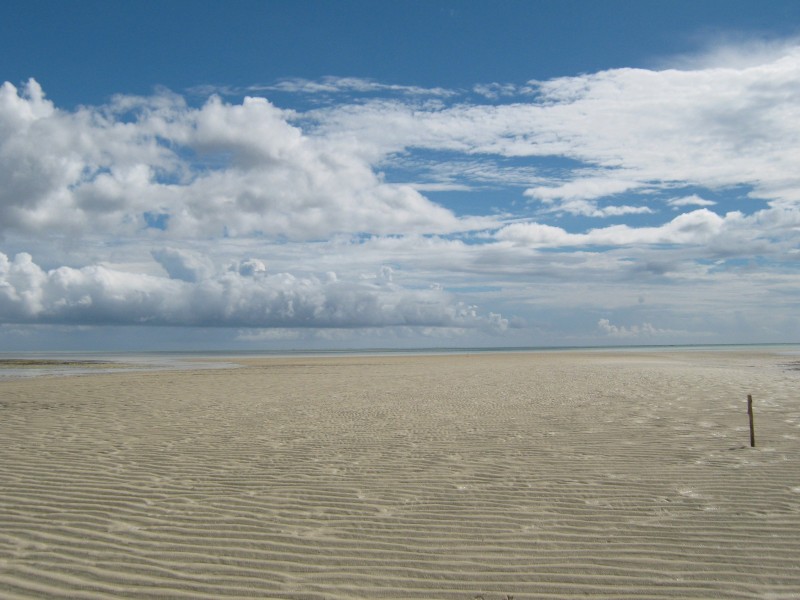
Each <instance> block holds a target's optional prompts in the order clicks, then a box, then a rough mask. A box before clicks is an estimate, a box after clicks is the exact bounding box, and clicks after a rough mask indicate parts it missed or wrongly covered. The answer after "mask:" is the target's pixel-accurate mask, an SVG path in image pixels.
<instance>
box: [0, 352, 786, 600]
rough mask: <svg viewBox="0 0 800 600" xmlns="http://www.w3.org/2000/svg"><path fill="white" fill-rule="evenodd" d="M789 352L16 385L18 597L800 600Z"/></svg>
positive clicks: (13, 510) (276, 367) (354, 364)
mask: <svg viewBox="0 0 800 600" xmlns="http://www.w3.org/2000/svg"><path fill="white" fill-rule="evenodd" d="M243 362H244V361H243ZM790 362H792V359H791V358H787V357H781V356H778V355H770V354H744V353H735V352H726V353H703V352H694V353H678V352H661V353H651V354H647V353H622V352H620V353H600V352H597V353H578V352H569V353H540V354H499V355H472V356H415V357H409V356H406V357H397V356H395V357H378V356H372V357H351V358H308V359H307V358H295V359H259V360H248V361H246V365H245V366H244V367H243V368H240V369H232V370H224V371H219V370H217V371H210V370H203V371H173V372H151V373H144V372H128V373H105V374H102V373H100V374H96V375H81V376H74V377H49V378H38V379H26V380H22V379H21V380H14V381H3V382H0V597H2V598H4V599H10V598H49V597H54V598H233V597H240V598H254V597H255V598H295V599H300V598H332V599H334V598H453V599H462V600H473V599H474V598H477V597H483V598H485V600H492V599H494V600H501V599H502V600H505V599H506V598H510V597H513V598H515V599H516V600H520V599H524V598H565V599H569V598H586V597H589V598H775V599H777V598H798V597H800V464H799V463H798V459H800V400H798V382H800V371H797V370H794V369H793V368H791V367H792V365H787V363H790ZM795 366H796V365H795ZM748 393H751V394H753V396H754V398H755V406H756V415H755V418H756V434H757V440H756V442H757V447H756V448H755V449H751V448H749V434H748V425H747V415H746V413H745V410H746V396H747V394H748Z"/></svg>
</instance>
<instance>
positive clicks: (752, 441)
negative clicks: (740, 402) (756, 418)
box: [747, 394, 756, 448]
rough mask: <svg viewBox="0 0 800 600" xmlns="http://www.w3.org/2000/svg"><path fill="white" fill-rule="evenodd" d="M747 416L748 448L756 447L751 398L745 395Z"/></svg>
mask: <svg viewBox="0 0 800 600" xmlns="http://www.w3.org/2000/svg"><path fill="white" fill-rule="evenodd" d="M747 415H748V416H749V417H750V447H751V448H755V447H756V432H755V429H753V396H751V395H750V394H747Z"/></svg>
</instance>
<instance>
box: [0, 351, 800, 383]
mask: <svg viewBox="0 0 800 600" xmlns="http://www.w3.org/2000/svg"><path fill="white" fill-rule="evenodd" d="M702 351H713V352H725V351H731V352H733V351H740V352H741V351H744V352H747V351H750V352H774V353H776V354H785V355H800V344H703V345H700V344H698V345H629V346H529V347H476V348H462V347H452V348H448V347H442V348H368V349H362V348H357V349H351V348H345V349H326V350H320V349H301V350H252V349H251V350H181V351H172V350H170V351H161V350H156V351H150V352H146V351H145V352H142V351H131V352H121V351H111V352H104V351H75V352H73V351H59V352H0V380H3V379H17V378H27V377H46V376H53V375H59V376H64V375H86V374H90V373H95V374H96V373H114V372H121V371H131V370H138V371H158V370H176V369H178V370H186V369H225V368H236V367H237V365H236V364H235V363H234V362H233V361H235V359H237V358H257V357H274V358H279V357H289V358H291V357H324V356H425V355H457V354H498V353H501V354H502V353H538V352H564V353H568V352H702ZM226 359H230V361H231V362H228V361H226ZM19 360H24V361H30V362H31V363H35V362H36V361H43V362H46V364H41V365H34V364H31V365H26V366H18V363H17V362H16V361H19ZM86 363H91V364H86Z"/></svg>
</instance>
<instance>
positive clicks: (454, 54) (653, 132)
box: [0, 1, 800, 350]
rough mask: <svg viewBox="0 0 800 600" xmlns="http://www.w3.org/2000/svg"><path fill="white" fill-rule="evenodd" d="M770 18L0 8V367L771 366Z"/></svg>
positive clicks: (423, 7) (778, 252)
mask: <svg viewBox="0 0 800 600" xmlns="http://www.w3.org/2000/svg"><path fill="white" fill-rule="evenodd" d="M798 25H800V4H798V3H796V2H777V1H776V2H765V3H754V2H736V1H726V2H702V1H694V2H567V1H561V2H510V1H509V2H444V1H443V2H433V1H425V2H394V3H389V2H248V1H238V2H224V3H223V2H201V1H196V2H143V1H142V2H72V3H65V2H36V1H33V2H31V1H28V2H6V3H4V4H3V6H2V7H0V76H2V77H1V78H0V80H2V81H5V82H6V83H5V84H4V85H3V87H2V88H0V134H2V135H0V349H5V350H31V349H41V350H47V349H97V350H104V349H138V350H141V349H159V348H163V349H216V348H218V349H235V348H243V349H258V348H265V349H275V348H278V349H280V348H333V347H343V348H355V347H418V346H541V345H547V346H549V345H606V344H675V343H761V342H796V341H797V339H798V335H799V334H800V320H799V319H798V316H797V315H798V297H799V296H798V294H799V293H800V280H798V258H800V248H798V228H800V207H799V206H798V203H800V175H798V174H797V168H796V165H797V164H798V159H800V114H798V110H797V108H796V107H797V106H800V103H798V100H800V36H798Z"/></svg>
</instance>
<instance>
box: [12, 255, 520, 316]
mask: <svg viewBox="0 0 800 600" xmlns="http://www.w3.org/2000/svg"><path fill="white" fill-rule="evenodd" d="M161 258H162V261H164V262H165V263H166V264H167V265H168V267H169V268H168V272H169V271H171V273H170V274H171V277H169V278H167V277H157V276H153V275H141V274H135V273H127V272H122V271H116V270H113V269H108V268H105V267H102V266H88V267H83V268H80V269H75V268H70V267H59V268H57V269H51V270H48V271H45V270H44V269H42V268H41V267H40V266H39V265H37V264H36V263H35V262H33V259H32V257H31V256H30V255H29V254H24V253H23V254H18V255H16V256H15V257H14V258H13V259H9V258H8V257H7V256H6V255H5V254H2V253H0V322H26V323H79V324H151V325H218V326H230V327H278V328H286V327H320V328H353V327H389V326H409V327H458V328H480V329H485V330H490V331H495V330H497V331H501V330H503V329H504V328H505V327H506V326H507V324H508V322H507V320H505V319H504V318H503V317H502V316H501V315H499V314H496V313H489V314H488V315H482V314H481V313H480V312H479V310H478V307H476V306H474V305H467V304H464V303H462V302H458V301H456V300H454V299H453V298H452V297H451V296H450V295H449V294H447V293H446V292H445V291H443V290H442V289H436V288H429V289H423V290H416V289H407V288H404V287H402V286H400V285H398V284H396V283H394V282H393V277H392V276H391V273H390V271H388V270H384V271H382V272H381V273H380V274H379V276H378V277H375V278H372V279H361V280H356V281H345V280H340V279H338V278H337V277H335V276H332V275H330V274H328V275H326V276H324V277H322V278H320V277H316V276H307V277H297V276H294V275H291V274H289V273H275V274H270V273H268V272H267V270H266V268H265V267H264V264H263V262H261V261H259V260H257V259H253V260H249V261H245V262H243V263H239V264H238V265H234V267H235V268H227V269H219V270H217V271H215V272H213V273H211V272H209V266H208V265H207V264H204V263H201V264H200V268H197V263H196V261H193V260H192V257H187V255H185V254H181V253H177V252H169V251H165V252H164V253H163V254H162V255H161Z"/></svg>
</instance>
